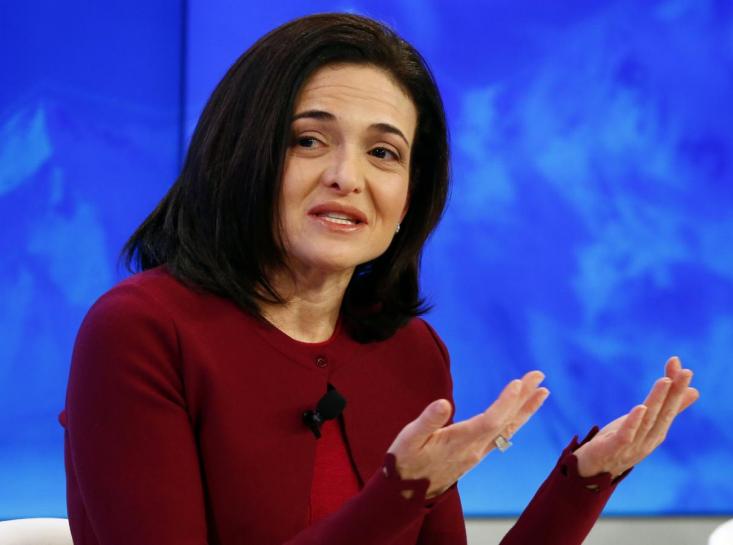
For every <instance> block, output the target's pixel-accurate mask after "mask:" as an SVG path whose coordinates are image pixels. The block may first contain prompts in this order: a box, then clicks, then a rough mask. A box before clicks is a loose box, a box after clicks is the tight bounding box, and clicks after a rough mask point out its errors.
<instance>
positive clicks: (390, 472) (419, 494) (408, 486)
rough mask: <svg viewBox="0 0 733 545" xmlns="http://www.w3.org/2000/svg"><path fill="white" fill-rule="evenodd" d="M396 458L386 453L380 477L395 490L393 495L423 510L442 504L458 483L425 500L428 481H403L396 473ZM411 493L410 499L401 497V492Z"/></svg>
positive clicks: (428, 485)
mask: <svg viewBox="0 0 733 545" xmlns="http://www.w3.org/2000/svg"><path fill="white" fill-rule="evenodd" d="M396 463H397V458H396V457H395V455H394V454H392V453H391V452H388V453H387V454H386V455H385V457H384V465H383V466H382V475H384V476H385V478H386V480H387V481H388V482H389V483H390V487H391V488H393V489H394V490H395V494H399V496H400V497H401V498H402V499H403V500H404V501H406V502H410V503H412V504H414V505H420V506H422V507H424V508H425V509H432V508H433V507H435V506H436V505H438V504H439V503H440V502H442V501H443V500H444V499H445V498H446V497H447V496H449V495H450V492H452V491H453V489H454V488H456V487H457V486H458V483H453V485H451V486H450V487H449V488H448V489H447V490H445V491H443V492H441V493H440V494H438V495H437V496H434V497H432V498H430V499H428V498H426V497H425V496H426V494H427V492H428V488H429V487H430V479H403V478H401V477H400V475H399V473H398V472H397V465H396ZM408 490H409V491H412V494H411V495H410V499H407V498H405V497H404V496H403V495H402V492H403V491H408Z"/></svg>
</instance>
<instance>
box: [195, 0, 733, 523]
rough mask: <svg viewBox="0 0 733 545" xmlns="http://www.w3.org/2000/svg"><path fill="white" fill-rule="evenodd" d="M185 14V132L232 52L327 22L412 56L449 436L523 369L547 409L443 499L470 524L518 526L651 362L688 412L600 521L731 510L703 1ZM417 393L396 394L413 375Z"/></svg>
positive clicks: (729, 88)
mask: <svg viewBox="0 0 733 545" xmlns="http://www.w3.org/2000/svg"><path fill="white" fill-rule="evenodd" d="M447 6H448V4H447V3H446V2H440V1H437V0H435V1H432V2H430V1H422V0H421V1H417V0H416V1H406V0H403V1H399V2H373V1H369V2H367V1H352V2H349V3H338V2H327V1H320V2H319V1H316V2H310V3H309V4H308V5H307V6H304V5H303V3H302V2H295V1H281V2H276V3H266V4H265V3H256V4H254V5H252V4H247V5H246V6H245V5H244V4H241V3H237V2H225V1H214V2H211V1H206V2H204V1H201V0H192V1H191V2H190V14H191V16H190V27H189V38H190V39H189V57H188V58H189V63H188V78H187V81H188V86H187V94H188V100H187V112H188V115H187V133H188V134H190V132H191V130H192V128H193V126H194V125H195V122H196V118H197V116H198V114H199V113H200V111H201V108H202V107H203V104H204V103H205V101H206V98H207V97H208V95H209V93H210V92H211V90H212V89H213V87H214V85H215V84H216V83H217V82H218V80H219V79H220V78H221V76H222V75H223V74H224V72H225V71H226V69H227V68H228V66H229V65H230V64H231V63H232V62H233V61H234V60H235V59H236V57H237V56H238V55H239V54H240V53H241V52H242V51H243V50H244V49H246V48H247V47H248V46H249V45H250V44H251V43H252V42H253V41H254V40H256V39H257V38H258V37H259V36H261V35H262V34H263V33H265V32H266V31H268V30H270V29H271V28H273V27H275V26H277V25H279V24H281V23H283V22H284V21H287V20H289V19H292V18H294V17H296V16H300V15H305V14H307V13H313V12H319V11H338V10H343V9H348V10H351V11H354V12H358V13H363V14H366V15H370V16H372V17H376V18H378V19H381V20H383V21H385V22H387V23H389V24H391V25H393V26H394V27H395V28H396V29H397V30H398V32H400V33H401V34H402V35H403V36H405V38H407V39H408V40H409V41H411V42H412V43H413V44H414V45H415V46H416V47H417V48H418V49H419V50H420V51H421V52H422V53H423V54H424V55H425V57H426V58H427V60H428V62H429V63H430V65H431V66H432V68H433V69H434V72H435V74H436V77H437V80H438V83H439V85H440V87H441V90H442V92H443V94H444V98H445V101H446V105H447V109H448V113H449V123H450V127H451V131H452V143H453V153H454V158H453V191H452V199H451V202H450V206H449V209H448V211H447V213H446V216H445V218H444V220H443V223H442V224H441V226H440V227H439V229H438V232H437V233H436V235H435V236H434V237H433V239H432V241H431V243H430V246H429V248H428V251H427V255H426V258H425V262H424V275H423V278H424V284H425V289H426V293H427V295H428V296H429V297H430V300H431V301H432V302H433V303H435V305H436V306H435V310H434V311H433V312H432V313H431V315H430V316H429V319H430V320H431V321H432V323H433V324H434V325H435V326H436V327H437V329H438V331H439V333H440V334H441V335H442V336H443V338H444V339H445V341H446V342H447V344H448V347H449V349H450V351H451V354H452V365H453V373H454V377H455V389H456V399H457V404H458V417H460V418H465V417H469V416H471V415H473V414H475V413H477V412H479V411H481V410H483V409H484V408H485V407H486V406H487V404H488V403H490V402H491V400H492V399H493V398H494V397H495V396H496V395H497V393H498V391H499V389H500V387H501V386H502V385H503V384H504V383H505V382H507V381H509V380H511V379H512V378H514V377H516V376H519V375H520V374H522V373H524V372H525V371H527V370H529V369H534V368H539V369H542V370H543V371H544V372H545V373H546V375H547V385H548V386H549V388H550V390H551V391H552V394H551V396H550V398H549V400H548V401H547V402H546V404H545V406H544V407H543V408H542V410H541V412H540V413H539V414H538V415H537V416H536V417H535V419H534V420H533V421H532V422H531V423H530V424H529V425H528V426H527V427H526V428H525V429H523V430H522V431H521V432H520V434H519V435H518V436H517V438H516V441H515V446H514V447H513V448H512V450H511V451H510V452H509V453H507V454H506V455H498V454H496V453H492V454H491V455H490V456H489V458H488V460H487V461H485V462H484V463H483V464H482V465H480V466H479V467H478V468H476V469H475V470H473V471H472V472H471V473H469V474H468V475H467V476H466V477H465V478H464V479H463V480H462V482H461V485H460V490H461V493H462V497H463V504H464V509H465V511H466V513H467V514H470V515H487V514H513V513H517V512H519V511H521V509H522V508H523V507H524V506H525V505H526V503H527V502H528V501H529V499H530V498H531V496H532V494H533V493H534V491H535V490H536V488H537V487H538V485H539V484H540V482H541V481H542V479H543V478H544V476H545V475H546V474H547V473H548V471H549V470H550V468H551V466H552V465H553V464H554V461H555V459H556V457H557V455H558V454H559V452H560V450H561V449H562V448H563V447H564V446H565V444H566V443H567V442H568V441H569V440H570V438H571V437H572V436H573V435H575V434H582V435H584V434H585V433H586V431H587V430H588V429H589V428H590V427H591V426H592V425H593V424H604V423H606V422H609V421H610V420H613V419H614V418H616V417H617V416H619V415H621V414H623V413H625V412H626V411H628V410H629V409H630V408H631V407H632V406H633V405H635V404H637V403H641V402H642V401H643V399H644V397H645V395H646V392H647V390H648V388H649V387H650V386H651V384H652V383H653V381H654V380H655V379H656V378H657V377H658V376H659V374H660V373H661V372H662V369H663V365H664V362H665V360H666V358H667V357H668V356H670V355H672V354H677V355H679V356H680V357H681V358H682V360H683V362H684V363H686V364H687V365H690V366H692V367H694V369H695V371H696V374H695V379H694V382H695V383H696V385H697V386H698V387H699V388H700V389H701V390H702V396H703V397H702V399H701V401H700V402H699V403H698V404H697V405H696V406H695V407H694V409H693V410H692V411H690V412H689V413H688V414H685V415H684V417H683V418H681V419H680V420H679V422H678V423H677V424H676V427H675V429H674V430H673V432H672V433H671V434H670V437H669V438H668V440H667V442H666V443H665V444H664V446H663V447H662V448H661V449H660V450H659V451H658V452H656V453H655V454H654V455H653V457H652V458H651V459H649V460H648V461H646V462H645V463H643V464H641V465H640V466H639V467H637V468H636V469H635V470H634V472H633V473H632V475H631V477H630V478H629V479H628V480H627V482H624V483H623V486H621V487H620V488H619V489H618V491H617V493H616V495H615V497H614V498H613V499H612V501H611V503H610V504H609V506H608V508H607V511H606V512H607V513H616V514H661V513H664V514H683V513H687V514H690V513H716V512H717V513H720V512H731V511H733V472H731V471H729V470H727V469H724V468H729V467H731V466H733V432H731V428H730V426H729V425H728V424H729V422H730V421H731V420H732V419H733V404H731V402H730V391H731V386H730V385H731V383H733V366H731V365H730V363H729V361H730V354H731V353H733V310H731V309H733V250H732V249H731V244H730V242H728V239H729V237H730V236H731V232H733V189H731V188H732V187H733V185H732V182H733V176H732V171H731V163H730V157H731V148H732V147H733V137H731V135H730V131H729V130H727V128H728V127H729V126H730V124H731V121H733V115H731V113H730V112H731V111H733V109H731V108H730V107H729V105H728V101H729V97H730V96H733V94H732V93H733V76H732V74H733V40H731V36H732V35H733V33H732V32H733V17H732V13H731V7H730V4H729V3H727V2H713V1H707V0H695V1H692V0H690V1H677V0H676V1H656V2H644V3H640V2H635V1H633V0H626V1H597V2H580V1H578V2H572V1H566V2H561V3H557V2H550V3H548V2H543V1H540V0H530V1H525V2H519V3H517V2H504V1H496V2H465V1H464V2H453V3H451V4H450V8H448V7H447ZM416 379H417V377H416Z"/></svg>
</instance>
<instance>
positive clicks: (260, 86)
mask: <svg viewBox="0 0 733 545" xmlns="http://www.w3.org/2000/svg"><path fill="white" fill-rule="evenodd" d="M342 63H356V64H369V65H374V66H377V67H379V68H382V69H384V70H386V71H387V72H388V73H389V74H390V75H391V76H392V77H393V78H394V80H395V82H396V83H397V84H398V85H400V86H401V87H402V88H403V89H404V90H405V91H406V92H407V94H408V95H409V96H410V98H411V99H412V101H413V102H414V104H415V106H416V109H417V112H418V123H417V129H416V134H415V140H414V144H413V148H412V152H411V153H412V155H411V169H410V207H409V210H408V212H407V215H406V216H405V218H404V220H403V221H402V224H401V229H400V232H399V233H398V234H397V235H396V236H395V237H394V240H393V241H392V243H391V245H390V246H389V248H388V249H387V250H386V252H385V253H384V254H382V255H381V256H380V257H378V258H377V259H375V260H373V261H371V262H369V263H365V264H362V265H360V266H358V267H357V269H356V271H355V274H354V276H353V278H352V279H351V282H350V284H349V286H348V288H347V290H346V294H345V296H344V301H343V305H342V309H341V310H342V317H343V320H344V323H345V324H346V325H347V327H348V329H349V331H350V333H351V335H352V336H354V337H355V338H356V339H358V340H360V341H362V342H367V341H370V340H376V339H384V338H387V337H389V336H391V335H392V334H393V333H394V332H395V331H396V330H397V329H398V328H399V327H401V326H402V325H404V324H405V323H406V322H407V321H408V320H409V319H410V318H412V317H413V316H417V315H420V314H423V313H425V312H426V311H427V310H428V309H427V307H426V306H425V303H424V300H423V299H422V298H421V297H420V290H419V266H420V257H421V253H422V248H423V246H424V244H425V241H426V240H427V238H428V236H429V235H430V233H431V232H432V230H433V229H434V228H435V226H436V225H437V224H438V221H439V220H440V216H441V214H442V212H443V209H444V207H445V202H446V198H447V192H448V176H449V172H448V169H449V166H448V165H449V158H448V134H447V127H446V122H445V114H444V111H443V104H442V100H441V98H440V94H439V92H438V89H437V86H436V84H435V81H434V79H433V76H432V74H431V72H430V70H429V68H428V67H427V65H426V63H425V61H424V59H423V58H422V57H421V56H420V54H419V53H418V52H417V51H416V50H415V49H414V48H413V47H412V46H411V45H410V44H408V43H407V42H405V41H404V40H403V39H402V38H400V37H399V36H398V35H397V34H396V33H395V32H394V31H392V30H391V29H390V28H388V27H386V26H385V25H383V24H381V23H379V22H377V21H374V20H372V19H369V18H367V17H362V16H358V15H351V14H322V15H312V16H308V17H303V18H300V19H296V20H294V21H291V22H289V23H287V24H285V25H282V26H280V27H278V28H276V29H275V30H273V31H271V32H269V33H268V34H266V35H265V36H263V37H262V38H261V39H260V40H258V41H257V42H256V43H255V44H254V45H253V46H252V47H250V48H249V49H248V50H247V51H246V52H245V53H244V54H243V55H242V56H241V57H240V58H239V59H237V61H236V62H235V63H234V65H233V66H232V67H231V68H230V69H229V71H228V72H227V73H226V75H225V76H224V78H223V79H222V80H221V82H220V83H219V85H218V86H217V87H216V89H215V90H214V92H213V94H212V95H211V98H210V99H209V101H208V103H207V105H206V107H205V109H204V111H203V113H202V114H201V118H200V119H199V122H198V124H197V126H196V130H195V132H194V134H193V137H192V139H191V144H190V146H189V149H188V153H187V155H186V159H185V161H184V165H183V168H182V170H181V173H180V175H179V176H178V178H177V180H176V181H175V183H174V184H173V186H172V187H171V188H170V190H169V191H168V193H167V194H166V195H165V197H164V198H163V199H162V201H161V202H160V203H159V204H158V206H157V207H156V208H155V210H154V211H153V212H152V213H151V214H150V215H149V216H148V217H147V219H146V220H145V221H144V222H143V223H142V225H140V227H138V228H137V230H136V231H135V232H134V233H133V235H132V236H131V237H130V239H129V240H128V241H127V243H126V244H125V247H124V248H123V250H122V256H123V257H124V259H125V261H126V263H127V266H128V268H129V269H130V270H131V271H134V270H140V269H142V270H145V269H149V268H152V267H156V266H158V265H162V264H165V265H166V267H167V268H168V270H169V271H170V272H171V274H173V275H174V276H175V277H177V278H178V279H180V280H181V281H183V282H185V283H187V284H188V285H190V286H192V287H196V288H200V289H203V290H206V291H209V292H213V293H216V294H219V295H221V296H223V297H227V298H229V299H231V300H232V301H234V302H235V303H236V304H237V305H238V306H240V307H241V308H242V309H244V310H246V311H247V312H249V313H251V314H253V315H255V316H257V317H260V318H261V315H260V312H259V309H258V305H257V303H258V301H263V300H268V301H277V302H282V300H281V298H280V296H279V295H278V294H277V293H276V292H275V290H274V289H273V287H272V286H271V285H270V283H269V282H268V279H267V276H266V271H272V270H278V269H281V268H282V267H284V266H285V264H284V263H285V261H284V256H283V250H282V244H281V242H280V234H279V233H277V232H276V231H277V230H276V229H273V225H278V224H279V210H278V195H279V194H280V185H281V178H282V172H283V164H284V159H285V156H286V153H287V149H288V145H289V140H290V131H291V127H290V125H291V117H292V115H293V108H294V104H295V99H296V97H297V94H298V92H299V90H300V89H301V87H302V85H303V84H304V82H305V81H306V80H307V78H308V77H309V76H310V75H311V74H313V73H314V72H315V71H316V70H317V69H318V68H320V67H322V66H325V65H329V64H342Z"/></svg>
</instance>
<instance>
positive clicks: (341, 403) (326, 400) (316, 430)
mask: <svg viewBox="0 0 733 545" xmlns="http://www.w3.org/2000/svg"><path fill="white" fill-rule="evenodd" d="M344 407H346V399H345V398H344V397H343V396H342V395H341V394H340V393H338V391H337V390H336V389H335V388H334V387H333V386H331V385H330V384H329V385H328V392H326V393H325V394H324V396H323V397H322V398H321V399H320V401H318V406H317V407H316V408H315V410H312V411H305V412H304V413H303V422H305V425H306V426H308V427H309V428H310V430H311V431H312V432H313V435H315V436H316V439H320V438H321V426H322V425H323V423H324V422H325V421H326V420H333V419H334V418H337V417H338V416H339V415H340V414H341V413H342V412H343V410H344Z"/></svg>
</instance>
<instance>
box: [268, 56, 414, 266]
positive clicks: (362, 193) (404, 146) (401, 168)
mask: <svg viewBox="0 0 733 545" xmlns="http://www.w3.org/2000/svg"><path fill="white" fill-rule="evenodd" d="M416 125H417V111H416V109H415V106H414V104H413V102H412V100H411V99H410V98H409V97H408V96H407V95H406V94H405V93H404V92H403V91H402V90H401V89H400V88H399V87H398V86H397V85H396V84H395V83H394V82H393V81H392V79H391V78H390V76H389V75H388V74H387V73H386V72H385V71H383V70H381V69H379V68H376V67H373V66H366V65H354V64H343V65H331V66H325V67H322V68H320V69H319V70H318V71H316V72H315V73H314V74H313V75H312V76H311V77H310V78H309V79H308V80H307V81H306V83H305V85H304V86H303V88H302V90H301V91H300V94H299V95H298V98H297V99H296V103H295V109H294V115H293V119H292V123H291V129H292V132H291V141H290V145H289V148H288V153H287V158H286V160H285V165H284V172H283V179H282V192H281V194H280V214H281V229H282V235H283V243H284V245H285V253H286V257H287V259H288V262H289V265H290V267H291V268H294V269H296V270H301V271H303V272H306V271H312V270H313V269H318V270H323V271H326V272H338V271H340V272H343V271H349V270H353V268H354V267H356V266H357V265H359V264H361V263H366V262H367V261H370V260H372V259H374V258H376V257H378V256H379V255H381V254H382V253H384V251H385V250H386V249H387V247H388V246H389V244H390V242H391V241H392V237H393V236H395V229H396V227H397V224H398V223H400V221H401V220H402V218H403V216H404V215H405V212H406V211H407V199H408V187H409V181H410V180H409V174H410V151H411V149H412V144H413V139H414V135H415V128H416Z"/></svg>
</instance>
